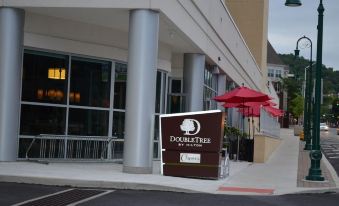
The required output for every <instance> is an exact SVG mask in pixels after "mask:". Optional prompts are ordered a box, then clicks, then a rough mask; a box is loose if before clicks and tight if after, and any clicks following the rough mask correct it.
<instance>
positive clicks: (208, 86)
mask: <svg viewBox="0 0 339 206" xmlns="http://www.w3.org/2000/svg"><path fill="white" fill-rule="evenodd" d="M204 75H205V82H204V100H203V101H204V103H203V109H204V110H210V109H216V108H217V103H216V102H215V101H212V98H213V97H215V96H216V95H217V90H218V76H217V75H213V74H212V72H211V71H210V70H208V69H207V68H205V72H204Z"/></svg>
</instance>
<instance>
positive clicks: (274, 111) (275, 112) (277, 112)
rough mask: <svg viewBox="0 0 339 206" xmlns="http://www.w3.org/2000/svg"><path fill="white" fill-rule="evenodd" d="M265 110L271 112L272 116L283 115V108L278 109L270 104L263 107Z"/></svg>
mask: <svg viewBox="0 0 339 206" xmlns="http://www.w3.org/2000/svg"><path fill="white" fill-rule="evenodd" d="M264 108H265V110H266V111H267V112H269V113H271V114H272V115H273V116H275V117H281V116H283V115H284V111H283V110H280V109H277V108H274V107H272V106H266V107H264Z"/></svg>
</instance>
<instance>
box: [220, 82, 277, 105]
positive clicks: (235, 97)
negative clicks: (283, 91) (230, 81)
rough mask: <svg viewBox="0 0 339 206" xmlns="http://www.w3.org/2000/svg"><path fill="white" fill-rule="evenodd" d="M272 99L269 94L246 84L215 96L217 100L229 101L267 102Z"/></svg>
mask: <svg viewBox="0 0 339 206" xmlns="http://www.w3.org/2000/svg"><path fill="white" fill-rule="evenodd" d="M270 99H271V98H270V97H269V96H268V95H267V94H264V93H262V92H259V91H256V90H253V89H250V88H248V87H245V86H241V87H238V88H235V89H234V90H232V91H230V92H227V93H225V94H224V95H221V96H217V97H214V100H215V101H218V102H227V103H245V102H265V101H268V100H270Z"/></svg>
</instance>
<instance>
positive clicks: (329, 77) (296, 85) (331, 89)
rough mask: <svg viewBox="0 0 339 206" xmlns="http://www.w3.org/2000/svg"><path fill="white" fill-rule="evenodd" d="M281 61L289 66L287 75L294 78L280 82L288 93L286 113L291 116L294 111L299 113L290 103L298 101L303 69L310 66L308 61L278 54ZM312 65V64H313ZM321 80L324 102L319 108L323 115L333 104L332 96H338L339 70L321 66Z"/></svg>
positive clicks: (313, 72)
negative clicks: (288, 112)
mask: <svg viewBox="0 0 339 206" xmlns="http://www.w3.org/2000/svg"><path fill="white" fill-rule="evenodd" d="M279 56H280V58H281V60H282V61H283V62H284V64H286V65H288V66H289V73H290V74H294V78H285V79H283V80H282V84H283V87H284V88H285V90H287V93H288V99H287V102H288V111H290V112H291V113H292V114H296V113H295V112H296V111H299V109H300V108H294V107H295V105H298V104H293V103H292V102H293V101H294V102H295V101H300V99H299V100H298V99H296V98H297V96H299V95H302V90H301V88H302V84H303V82H304V76H305V74H304V72H305V68H306V67H307V66H309V65H310V62H309V60H308V59H305V58H304V57H302V56H301V57H297V58H295V56H294V55H293V54H279ZM313 63H314V62H313ZM312 68H313V70H312V74H313V78H314V77H315V70H316V66H315V64H314V65H313V66H312ZM322 78H323V94H324V99H323V100H324V101H323V105H322V106H321V113H322V114H325V113H328V112H330V108H331V106H330V105H331V104H332V102H333V96H336V95H337V94H339V70H337V71H336V70H334V69H333V68H331V67H326V66H325V65H323V66H322Z"/></svg>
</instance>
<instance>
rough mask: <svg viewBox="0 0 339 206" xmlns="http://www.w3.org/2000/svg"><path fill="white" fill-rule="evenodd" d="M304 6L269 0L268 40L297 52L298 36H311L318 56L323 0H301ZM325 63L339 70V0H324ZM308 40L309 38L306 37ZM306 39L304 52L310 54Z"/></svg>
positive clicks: (285, 50)
mask: <svg viewBox="0 0 339 206" xmlns="http://www.w3.org/2000/svg"><path fill="white" fill-rule="evenodd" d="M301 2H302V6H299V7H287V6H285V0H269V19H268V40H269V41H270V42H271V44H272V46H273V48H274V49H275V51H276V52H277V53H280V54H289V53H294V49H295V47H296V43H297V40H298V39H299V38H300V37H302V36H304V35H305V36H307V37H309V38H310V39H311V41H312V44H313V45H312V46H313V61H315V59H316V51H317V50H316V48H317V24H318V11H317V8H318V6H319V2H320V1H319V0H301ZM323 5H324V7H325V12H324V28H323V64H324V65H326V67H332V68H334V69H335V70H339V0H323ZM305 42H306V41H305ZM305 42H300V43H299V48H300V55H301V56H304V58H305V59H309V58H310V49H309V48H308V47H305Z"/></svg>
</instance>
